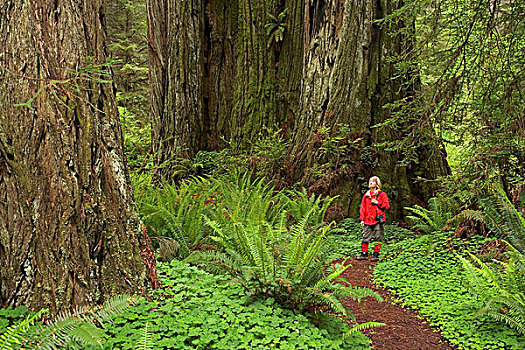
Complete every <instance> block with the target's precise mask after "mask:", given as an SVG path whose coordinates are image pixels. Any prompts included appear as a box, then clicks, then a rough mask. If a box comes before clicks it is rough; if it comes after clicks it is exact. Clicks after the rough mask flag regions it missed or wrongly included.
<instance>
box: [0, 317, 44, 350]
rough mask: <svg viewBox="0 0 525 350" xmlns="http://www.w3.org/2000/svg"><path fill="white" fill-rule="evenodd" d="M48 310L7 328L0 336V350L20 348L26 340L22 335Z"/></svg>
mask: <svg viewBox="0 0 525 350" xmlns="http://www.w3.org/2000/svg"><path fill="white" fill-rule="evenodd" d="M47 312H48V310H40V311H39V312H37V313H35V314H34V315H32V316H27V317H26V318H25V319H24V320H23V321H22V322H20V323H18V324H16V325H13V326H9V327H7V329H6V331H5V332H4V333H2V334H0V350H11V349H17V348H19V347H20V346H22V345H23V344H24V343H25V342H26V340H25V339H24V334H25V333H26V332H27V330H28V329H29V327H30V326H31V325H32V324H33V323H34V322H35V320H36V319H38V318H39V317H41V316H42V315H43V314H44V313H47Z"/></svg>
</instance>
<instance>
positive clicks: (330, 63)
mask: <svg viewBox="0 0 525 350" xmlns="http://www.w3.org/2000/svg"><path fill="white" fill-rule="evenodd" d="M161 3H162V5H160V4H159V2H157V1H153V0H151V1H148V8H149V11H148V13H149V17H148V20H149V28H150V57H151V59H152V61H150V63H151V67H152V74H153V72H155V79H154V80H151V83H152V87H151V88H152V90H151V91H152V100H151V102H152V111H153V113H152V117H153V128H154V129H157V130H162V132H157V133H155V132H154V134H153V142H154V143H156V144H157V145H164V146H162V147H164V150H163V149H162V147H161V146H158V148H157V151H158V158H157V159H159V160H160V161H162V160H164V159H165V158H166V156H167V155H172V154H177V152H176V151H175V148H174V147H175V146H178V147H179V149H180V148H185V149H188V150H190V151H189V152H187V153H178V154H179V155H183V156H188V157H191V156H192V155H194V154H195V153H197V152H198V151H199V150H211V149H213V148H214V147H216V146H217V144H219V146H221V145H220V142H219V140H221V139H225V140H227V141H230V140H231V141H233V143H230V146H231V145H232V144H233V145H234V146H236V147H239V148H241V149H242V148H243V147H246V145H248V144H249V141H250V140H251V139H253V138H254V136H256V135H257V133H258V132H260V131H261V129H262V128H263V127H264V126H269V127H271V128H274V129H276V128H280V129H282V130H283V131H284V132H283V134H284V135H287V136H286V137H289V140H290V142H291V146H290V149H289V152H288V156H289V161H288V162H287V164H286V165H285V168H286V169H285V170H286V174H287V179H286V180H287V181H288V182H289V183H290V184H292V183H295V182H297V181H301V183H302V184H303V185H305V186H307V187H308V188H309V189H310V191H312V192H318V193H323V194H330V195H340V198H339V205H340V207H341V209H342V213H343V214H344V215H348V216H355V214H356V212H357V207H358V205H359V203H360V197H361V193H362V191H363V189H364V188H363V187H362V185H363V184H366V183H367V178H368V177H369V176H371V175H379V176H380V177H382V179H383V181H384V182H385V184H386V187H385V190H387V191H388V192H389V194H390V195H391V198H392V200H393V202H394V206H393V209H392V210H391V213H392V214H393V216H394V217H396V218H400V217H401V215H402V208H403V206H405V205H410V204H412V203H414V202H417V201H418V200H425V199H427V198H428V197H429V196H431V195H432V192H433V190H434V186H432V185H430V184H432V183H433V182H432V181H433V180H435V179H436V178H437V177H438V176H439V175H443V174H446V173H447V171H448V170H447V166H446V160H445V156H444V152H443V151H442V149H441V146H440V145H439V143H437V142H436V141H435V137H434V135H433V130H432V128H431V127H429V128H428V129H427V130H424V131H423V132H422V133H421V135H422V136H421V138H420V143H419V144H418V145H415V146H414V147H413V150H414V154H415V155H416V156H417V157H413V159H414V161H413V162H411V163H408V164H403V165H400V164H398V163H399V160H401V159H403V158H404V157H401V155H399V154H397V153H396V152H395V151H386V150H384V149H383V148H381V147H379V145H380V144H381V143H385V142H387V141H389V140H392V139H397V138H399V137H400V135H402V134H403V133H405V132H407V131H410V124H407V125H390V126H388V127H384V128H377V127H376V126H377V125H378V124H380V123H382V122H384V121H386V120H387V119H388V117H389V111H388V109H386V108H384V107H385V106H387V104H388V103H391V102H393V101H395V100H398V99H403V98H410V96H411V95H412V94H413V92H414V90H415V89H417V88H418V86H416V84H414V83H413V82H412V81H413V80H412V79H408V77H403V76H396V72H395V70H394V67H393V63H392V61H391V60H390V57H392V56H395V55H397V54H399V53H401V52H403V50H406V49H407V48H408V47H409V46H410V45H411V42H412V38H413V35H414V33H413V28H412V27H413V26H412V24H411V23H398V26H400V27H405V28H406V30H404V31H403V33H405V34H403V35H396V36H390V35H389V34H390V33H393V32H398V30H397V29H399V28H390V30H389V28H387V27H386V26H383V25H382V24H381V23H380V22H378V21H377V20H380V19H382V18H384V17H385V16H386V15H388V14H390V13H392V11H394V10H396V9H397V8H398V6H401V3H400V2H399V1H394V0H378V1H358V0H344V1H341V0H324V1H314V0H280V1H279V0H274V1H268V0H242V1H221V0H200V1H199V0H193V1H183V2H180V1H174V0H163V1H161ZM181 11H186V15H183V16H180V15H179V13H180V12H181ZM162 23H166V25H165V26H164V27H163V30H160V31H159V30H157V29H156V28H157V27H158V26H159V25H161V24H162ZM279 28H281V29H282V30H284V35H283V36H282V37H277V38H275V36H276V35H275V34H276V31H278V30H279ZM181 35H182V36H183V37H184V38H182V39H179V40H176V39H177V38H178V36H181ZM173 41H176V42H177V43H173ZM170 42H172V43H171V44H169V45H168V44H167V43H170ZM162 45H164V46H162ZM170 45H171V46H173V45H175V46H176V47H177V50H175V51H174V50H170V49H166V50H160V49H159V48H161V47H171V46H170ZM159 52H161V53H162V54H159ZM178 53H184V55H181V54H178ZM172 65H175V66H176V69H174V68H171V67H172ZM174 72H176V74H174ZM409 82H411V83H409ZM170 93H171V96H172V97H169V96H168V95H169V94H170ZM173 96H175V98H174V97H173ZM174 101H181V102H183V103H178V105H176V106H174V105H173V103H174ZM167 104H171V105H170V107H168V108H166V106H167ZM180 123H183V124H182V125H181V124H180ZM192 140H194V141H192ZM195 140H200V141H199V142H195ZM170 145H171V146H170ZM222 146H225V144H222ZM329 146H330V147H332V148H334V149H335V151H334V150H330V149H329ZM168 147H171V149H169V148H168ZM166 151H168V152H167V153H166ZM416 158H417V159H416ZM419 177H420V178H426V179H429V180H431V181H430V182H425V181H422V182H418V181H416V179H418V178H419Z"/></svg>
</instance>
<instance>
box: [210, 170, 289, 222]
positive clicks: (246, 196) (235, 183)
mask: <svg viewBox="0 0 525 350" xmlns="http://www.w3.org/2000/svg"><path fill="white" fill-rule="evenodd" d="M215 183H216V184H217V191H216V196H217V205H218V208H217V211H216V215H215V216H214V219H215V220H216V221H217V222H219V223H222V224H224V225H229V224H230V223H232V222H242V223H245V224H248V223H251V224H258V223H260V222H262V221H268V222H269V223H270V224H274V223H276V222H277V221H278V220H279V213H280V211H281V208H282V206H283V203H282V202H281V201H279V199H278V198H276V197H274V186H273V185H272V184H270V183H267V182H266V180H265V179H264V178H256V177H254V176H253V175H252V173H251V172H242V171H238V170H234V171H232V172H231V173H230V174H225V175H223V176H221V177H219V178H218V179H217V180H216V181H215Z"/></svg>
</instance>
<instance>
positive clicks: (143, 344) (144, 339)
mask: <svg viewBox="0 0 525 350" xmlns="http://www.w3.org/2000/svg"><path fill="white" fill-rule="evenodd" d="M148 326H149V322H148V321H146V324H145V325H144V330H143V332H142V335H141V337H140V339H139V342H138V343H137V347H136V348H135V350H153V342H152V341H151V335H150V334H149V333H148Z"/></svg>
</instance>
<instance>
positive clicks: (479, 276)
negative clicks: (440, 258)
mask: <svg viewBox="0 0 525 350" xmlns="http://www.w3.org/2000/svg"><path fill="white" fill-rule="evenodd" d="M507 255H508V259H509V260H508V261H507V262H496V264H495V265H492V266H490V265H489V264H486V263H484V262H482V261H481V260H480V259H479V258H477V257H476V256H475V255H473V254H469V256H470V259H467V258H463V257H459V259H460V260H461V262H462V263H463V268H464V269H465V271H466V276H465V277H466V281H467V282H468V284H469V286H470V287H471V290H472V292H473V293H474V294H475V295H476V296H477V297H478V298H479V299H481V300H482V302H483V303H484V305H483V307H482V308H480V309H479V311H478V312H477V314H476V316H481V315H488V316H489V317H491V318H493V319H495V320H496V321H498V322H503V323H506V324H507V325H509V326H510V327H512V328H514V329H516V330H517V331H518V332H520V333H521V334H522V335H525V254H524V253H522V252H519V251H518V250H516V249H515V248H514V247H512V246H511V245H509V251H508V252H507Z"/></svg>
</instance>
